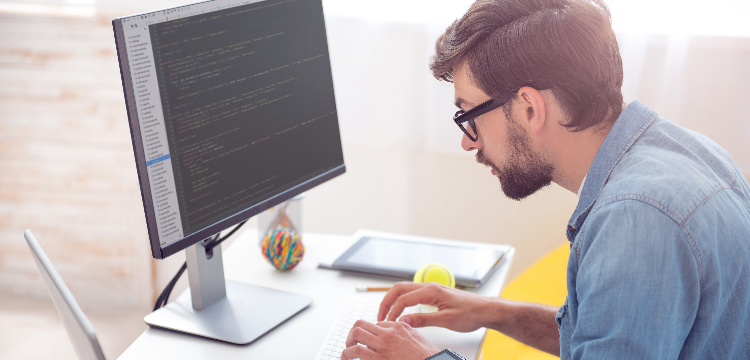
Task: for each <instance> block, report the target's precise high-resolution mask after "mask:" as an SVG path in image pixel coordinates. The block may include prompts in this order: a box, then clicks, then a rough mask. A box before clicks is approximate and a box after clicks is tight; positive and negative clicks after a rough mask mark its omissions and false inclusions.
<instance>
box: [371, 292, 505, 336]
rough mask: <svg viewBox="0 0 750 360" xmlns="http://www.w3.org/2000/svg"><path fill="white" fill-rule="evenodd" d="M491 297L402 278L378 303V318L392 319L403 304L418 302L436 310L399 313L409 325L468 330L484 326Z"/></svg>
mask: <svg viewBox="0 0 750 360" xmlns="http://www.w3.org/2000/svg"><path fill="white" fill-rule="evenodd" d="M490 303H491V300H489V299H488V298H484V297H481V296H478V295H475V294H472V293H470V292H466V291H461V290H457V289H453V288H449V287H447V286H445V285H440V284H437V283H427V284H419V283H410V282H401V283H397V284H396V285H394V286H393V288H391V290H390V291H388V293H387V294H386V295H385V297H384V298H383V302H382V303H380V311H379V312H378V321H383V320H386V315H387V320H388V321H395V320H396V319H398V316H399V315H401V313H402V312H403V311H404V308H406V307H409V306H414V305H418V304H424V305H432V306H435V307H437V308H438V311H437V312H435V313H427V314H409V315H404V316H402V317H401V319H400V320H399V321H403V322H405V323H407V324H409V325H411V326H412V327H415V328H418V327H424V326H439V327H443V328H447V329H450V330H453V331H459V332H470V331H474V330H476V329H479V328H480V327H483V326H487V324H486V321H487V315H488V314H487V312H486V311H485V310H487V309H486V307H487V306H490Z"/></svg>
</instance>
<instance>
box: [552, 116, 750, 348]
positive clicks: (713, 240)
mask: <svg viewBox="0 0 750 360" xmlns="http://www.w3.org/2000/svg"><path fill="white" fill-rule="evenodd" d="M717 126H722V125H721V124H719V123H717ZM586 176H587V177H586V183H585V184H584V187H583V190H582V192H581V198H580V200H579V202H578V207H577V208H576V210H575V212H574V213H573V216H572V217H571V219H570V222H569V223H568V229H567V236H568V240H569V241H570V242H571V252H570V257H569V259H568V273H567V277H568V279H567V286H568V296H567V298H566V301H565V304H564V305H563V306H562V308H560V311H559V312H558V314H557V316H556V320H557V323H558V326H559V330H560V355H561V356H560V357H561V358H562V359H571V358H572V359H750V186H748V183H747V180H745V178H744V176H743V174H742V172H741V171H740V169H739V167H738V166H737V164H735V163H734V161H732V158H731V157H730V156H729V154H728V153H727V152H726V151H725V150H724V149H722V148H721V147H720V146H719V145H717V144H716V143H714V142H713V141H711V140H710V139H708V138H707V137H706V136H703V135H701V134H698V133H695V132H693V131H690V130H687V129H684V128H681V127H679V126H677V125H675V124H673V123H671V122H669V121H668V120H664V119H659V117H658V115H657V114H656V113H655V112H653V111H652V110H650V109H649V108H647V107H646V106H644V105H643V104H641V103H639V102H637V101H634V102H632V103H631V104H630V105H628V106H627V108H625V110H624V111H623V112H622V114H621V115H620V117H619V118H618V119H617V121H616V123H615V124H614V126H613V127H612V129H611V131H610V133H609V134H608V135H607V138H606V139H605V141H604V143H603V144H602V146H601V147H600V148H599V151H598V152H597V154H596V157H595V158H594V161H593V163H592V164H591V168H590V169H589V172H588V174H587V175H586Z"/></svg>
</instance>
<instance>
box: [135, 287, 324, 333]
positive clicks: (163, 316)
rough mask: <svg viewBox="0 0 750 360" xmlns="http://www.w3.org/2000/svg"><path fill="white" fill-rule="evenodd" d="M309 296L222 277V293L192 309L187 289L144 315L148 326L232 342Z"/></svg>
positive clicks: (272, 323) (289, 312) (277, 320)
mask: <svg viewBox="0 0 750 360" xmlns="http://www.w3.org/2000/svg"><path fill="white" fill-rule="evenodd" d="M312 301H313V299H312V298H311V297H309V296H305V295H300V294H294V293H290V292H285V291H280V290H274V289H269V288H266V287H262V286H256V285H251V284H246V283H240V282H236V281H226V297H224V298H222V299H220V300H218V301H216V302H215V303H213V304H211V305H209V306H207V307H205V308H204V309H203V310H200V311H198V310H195V309H193V303H192V300H191V296H190V291H186V292H184V293H183V294H182V295H180V297H179V298H177V300H175V301H173V302H171V303H169V304H167V305H166V306H164V307H163V308H161V309H159V310H156V311H154V312H152V313H151V314H148V315H146V317H145V318H144V320H145V321H146V323H147V324H148V325H149V326H152V327H158V328H164V329H169V330H174V331H179V332H184V333H188V334H192V335H197V336H202V337H206V338H211V339H216V340H221V341H226V342H229V343H233V344H248V343H251V342H253V341H254V340H256V339H258V338H259V337H261V336H262V335H263V334H265V333H267V332H268V331H270V330H271V329H273V328H275V327H276V326H278V325H279V324H281V323H283V322H284V321H286V320H287V319H289V318H291V317H292V316H294V315H295V314H297V313H298V312H300V311H302V310H303V309H305V308H306V307H307V306H308V305H310V304H311V303H312Z"/></svg>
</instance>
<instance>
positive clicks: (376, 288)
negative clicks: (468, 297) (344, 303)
mask: <svg viewBox="0 0 750 360" xmlns="http://www.w3.org/2000/svg"><path fill="white" fill-rule="evenodd" d="M390 289H391V287H390V286H371V287H365V286H358V287H357V292H370V291H388V290H390ZM456 289H459V290H463V289H466V287H465V286H463V285H456Z"/></svg>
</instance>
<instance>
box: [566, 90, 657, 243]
mask: <svg viewBox="0 0 750 360" xmlns="http://www.w3.org/2000/svg"><path fill="white" fill-rule="evenodd" d="M658 118H659V115H658V114H657V113H656V112H654V111H653V110H651V109H649V108H648V107H646V106H645V105H643V104H641V103H640V102H638V101H637V100H633V102H631V103H630V104H629V105H628V106H627V107H626V108H625V109H624V110H623V111H622V113H620V116H619V117H618V118H617V120H616V121H615V124H614V125H612V129H611V130H610V131H609V134H607V137H606V138H605V139H604V142H603V143H602V145H601V146H600V147H599V150H598V151H597V152H596V156H595V157H594V161H593V162H592V163H591V167H590V168H589V172H588V173H587V174H586V177H585V178H584V182H583V184H582V185H581V186H582V187H581V189H579V191H578V196H579V199H578V206H576V209H575V211H574V212H573V215H572V216H571V217H570V221H568V229H567V231H566V235H567V237H568V241H570V242H571V243H572V242H573V240H574V239H575V237H576V235H577V234H578V230H579V229H580V228H581V225H582V224H583V222H584V221H585V220H586V217H587V216H588V214H589V211H591V207H592V206H593V205H594V202H596V200H597V199H598V198H599V195H600V194H601V192H602V189H603V188H604V185H606V184H607V181H609V175H610V173H611V172H612V169H613V168H614V167H615V165H617V163H618V162H619V161H620V159H621V158H622V156H623V155H624V154H625V152H627V151H628V149H630V147H631V146H632V145H633V143H635V141H636V140H637V139H638V137H640V136H641V134H643V132H644V131H645V130H646V128H648V127H649V126H650V125H651V124H652V123H653V122H654V121H656V119H658Z"/></svg>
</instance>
